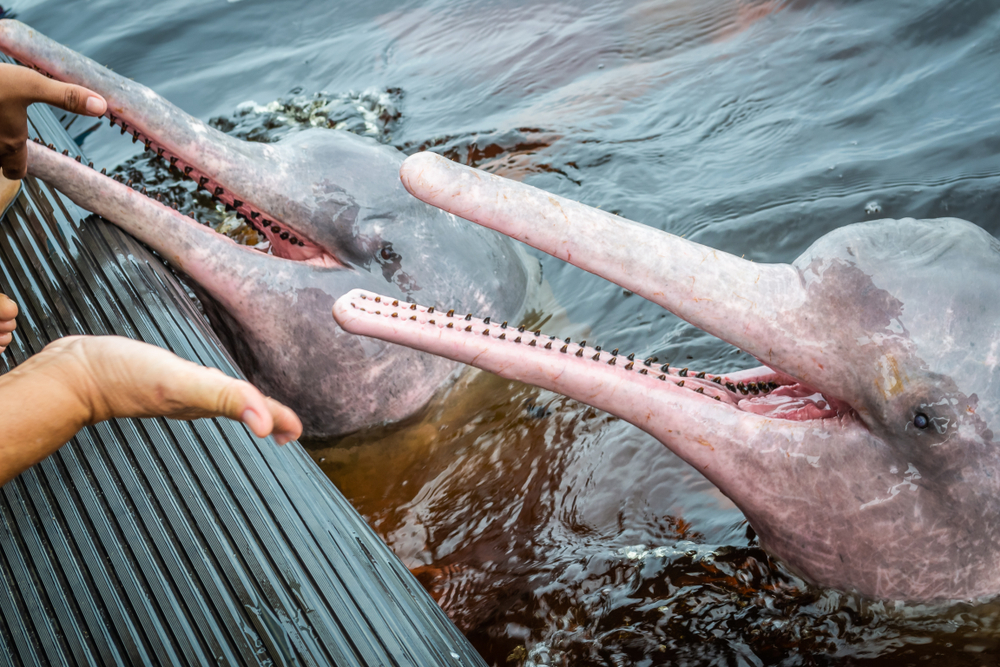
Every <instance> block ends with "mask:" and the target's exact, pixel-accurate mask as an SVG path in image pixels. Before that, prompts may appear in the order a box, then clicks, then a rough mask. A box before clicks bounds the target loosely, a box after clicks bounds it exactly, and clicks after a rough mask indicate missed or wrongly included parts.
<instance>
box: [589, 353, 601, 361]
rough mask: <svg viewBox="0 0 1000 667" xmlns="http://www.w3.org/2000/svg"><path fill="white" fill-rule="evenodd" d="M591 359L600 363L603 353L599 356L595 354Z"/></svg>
mask: <svg viewBox="0 0 1000 667" xmlns="http://www.w3.org/2000/svg"><path fill="white" fill-rule="evenodd" d="M591 359H593V360H594V361H600V360H601V353H600V352H598V353H597V354H595V355H594V356H592V357H591Z"/></svg>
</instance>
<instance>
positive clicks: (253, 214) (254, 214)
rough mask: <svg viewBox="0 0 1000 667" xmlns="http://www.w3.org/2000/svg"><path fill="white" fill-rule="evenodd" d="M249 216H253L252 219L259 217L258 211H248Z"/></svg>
mask: <svg viewBox="0 0 1000 667" xmlns="http://www.w3.org/2000/svg"><path fill="white" fill-rule="evenodd" d="M250 217H251V218H253V219H254V220H256V219H257V218H259V217H260V213H258V212H257V211H251V212H250Z"/></svg>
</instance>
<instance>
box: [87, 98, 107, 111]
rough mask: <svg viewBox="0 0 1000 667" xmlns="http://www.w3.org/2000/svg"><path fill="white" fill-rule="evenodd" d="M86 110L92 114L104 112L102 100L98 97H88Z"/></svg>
mask: <svg viewBox="0 0 1000 667" xmlns="http://www.w3.org/2000/svg"><path fill="white" fill-rule="evenodd" d="M87 111H88V112H89V113H92V114H102V113H104V100H102V99H101V98H99V97H88V98H87Z"/></svg>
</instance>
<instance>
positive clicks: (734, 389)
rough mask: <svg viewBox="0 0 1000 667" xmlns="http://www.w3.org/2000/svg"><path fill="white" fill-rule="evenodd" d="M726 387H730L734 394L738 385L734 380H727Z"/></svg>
mask: <svg viewBox="0 0 1000 667" xmlns="http://www.w3.org/2000/svg"><path fill="white" fill-rule="evenodd" d="M726 389H728V390H729V391H731V392H733V393H734V394H735V393H736V385H735V384H733V383H732V382H727V383H726Z"/></svg>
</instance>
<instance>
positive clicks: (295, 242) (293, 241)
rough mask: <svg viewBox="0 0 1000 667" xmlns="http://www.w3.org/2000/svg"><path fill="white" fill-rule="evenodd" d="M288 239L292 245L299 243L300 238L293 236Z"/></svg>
mask: <svg viewBox="0 0 1000 667" xmlns="http://www.w3.org/2000/svg"><path fill="white" fill-rule="evenodd" d="M282 236H284V234H282ZM288 241H289V242H290V243H291V244H292V245H299V240H298V239H297V238H295V237H294V236H293V237H292V238H290V239H288Z"/></svg>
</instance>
